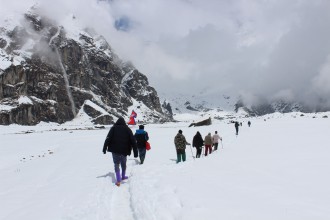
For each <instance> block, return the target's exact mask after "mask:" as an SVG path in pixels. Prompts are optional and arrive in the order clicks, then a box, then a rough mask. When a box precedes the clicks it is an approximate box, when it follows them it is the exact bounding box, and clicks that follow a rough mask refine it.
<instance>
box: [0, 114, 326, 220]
mask: <svg viewBox="0 0 330 220" xmlns="http://www.w3.org/2000/svg"><path fill="white" fill-rule="evenodd" d="M324 115H327V116H328V118H323V116H324ZM313 116H314V117H315V118H313ZM329 117H330V113H322V114H318V115H315V114H305V116H300V114H299V113H296V114H294V113H293V114H286V115H282V114H273V115H269V116H264V117H261V118H254V119H249V120H251V122H252V126H251V127H250V128H249V127H248V126H247V123H246V122H247V119H244V122H243V126H242V127H241V128H240V132H239V135H238V136H237V137H236V135H235V132H234V125H233V124H228V123H227V121H215V122H214V123H213V124H212V125H211V126H205V127H198V128H194V127H192V128H188V125H189V123H187V122H180V123H169V124H162V125H157V124H155V125H146V127H145V129H146V131H148V133H149V136H150V143H151V147H152V149H151V150H150V151H149V152H147V156H146V160H145V164H143V165H138V160H137V159H134V158H133V156H131V157H129V158H128V174H129V179H128V180H127V181H125V183H124V184H122V185H121V186H120V187H116V186H115V185H114V182H115V175H114V167H113V162H112V157H111V154H109V153H108V154H106V155H104V154H103V153H102V147H103V143H104V139H105V137H106V134H107V132H108V130H109V127H107V128H106V129H100V130H97V129H96V130H95V129H94V130H88V129H84V130H77V129H75V128H76V127H73V126H63V125H61V126H58V125H47V124H42V125H38V126H33V127H25V126H17V125H11V126H0V141H1V142H0V143H1V145H0V207H1V211H0V219H1V220H21V219H24V220H39V219H47V220H60V219H61V220H62V219H63V220H84V219H89V220H100V219H104V220H111V219H113V220H120V219H123V220H131V219H134V220H140V219H141V220H149V219H150V220H151V219H155V220H156V219H157V220H166V219H168V220H171V219H186V220H194V219H196V220H198V219H225V220H233V219H237V220H248V219H251V220H252V219H253V220H259V219H260V220H272V219H273V220H279V219H280V220H312V219H313V220H314V219H315V220H328V219H330V187H329V186H330V176H329V173H328V172H329V170H330V159H329V158H330V156H329V155H330V135H329V134H330V118H329ZM185 118H186V116H185ZM264 119H266V121H265V120H264ZM242 121H243V120H242ZM81 128H85V127H82V126H81ZM55 129H56V130H55ZM64 129H66V130H64ZM132 129H133V130H134V131H135V129H136V127H135V128H132ZM179 129H182V130H183V134H184V135H185V136H186V138H187V140H188V142H191V141H192V138H193V136H194V134H195V133H196V132H197V131H200V132H201V134H202V136H203V137H204V136H205V135H206V134H207V133H208V132H211V133H212V134H213V133H214V131H215V130H217V131H218V132H219V134H220V135H221V136H222V137H223V149H222V146H221V145H220V149H219V150H218V151H217V152H215V153H212V154H211V155H209V156H207V157H202V158H200V159H195V160H194V158H193V157H192V153H191V149H190V147H189V146H187V150H186V153H187V161H186V162H184V163H180V164H176V163H175V159H176V153H175V148H174V144H173V139H174V136H175V135H176V133H177V131H178V130H179ZM26 131H29V132H26ZM193 151H194V152H193V153H194V154H195V150H194V149H193ZM23 158H24V159H23Z"/></svg>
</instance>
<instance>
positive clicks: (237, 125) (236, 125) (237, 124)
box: [235, 121, 239, 135]
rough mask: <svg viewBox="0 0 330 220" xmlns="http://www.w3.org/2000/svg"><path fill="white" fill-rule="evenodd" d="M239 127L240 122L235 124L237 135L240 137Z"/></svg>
mask: <svg viewBox="0 0 330 220" xmlns="http://www.w3.org/2000/svg"><path fill="white" fill-rule="evenodd" d="M238 127H239V123H238V121H236V122H235V129H236V135H238Z"/></svg>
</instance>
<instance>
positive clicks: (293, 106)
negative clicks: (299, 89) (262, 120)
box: [235, 99, 310, 116]
mask: <svg viewBox="0 0 330 220" xmlns="http://www.w3.org/2000/svg"><path fill="white" fill-rule="evenodd" d="M239 108H243V109H244V110H245V111H246V112H247V113H249V115H250V116H261V115H266V114H271V113H274V112H280V113H288V112H294V111H300V112H310V110H308V109H307V108H306V107H304V106H303V105H302V104H298V103H295V102H289V101H284V100H273V101H271V102H269V101H267V100H262V101H260V102H259V103H258V104H254V105H252V106H250V107H247V106H246V105H245V103H244V102H243V100H241V99H240V100H239V101H238V102H237V103H236V104H235V111H236V112H237V111H238V109H239Z"/></svg>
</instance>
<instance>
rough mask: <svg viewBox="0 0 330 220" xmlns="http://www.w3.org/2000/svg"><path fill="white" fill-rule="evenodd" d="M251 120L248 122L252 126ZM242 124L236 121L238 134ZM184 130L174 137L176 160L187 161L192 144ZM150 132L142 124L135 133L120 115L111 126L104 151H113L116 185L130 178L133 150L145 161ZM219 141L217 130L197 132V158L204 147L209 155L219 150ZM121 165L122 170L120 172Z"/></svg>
mask: <svg viewBox="0 0 330 220" xmlns="http://www.w3.org/2000/svg"><path fill="white" fill-rule="evenodd" d="M250 125H251V122H250V121H249V122H248V126H249V127H250ZM239 126H240V124H239V123H238V122H237V121H236V122H235V129H236V135H238V127H239ZM182 133H183V132H182V130H181V129H180V130H179V131H178V134H177V135H176V136H175V137H174V145H175V148H176V153H177V160H176V162H177V163H179V162H181V161H186V145H191V144H190V143H188V142H187V140H186V138H185V136H184V135H183V134H182ZM148 140H149V136H148V132H146V131H145V130H144V126H143V125H140V126H139V129H138V130H136V132H135V134H134V135H133V132H132V130H131V129H130V128H129V127H128V125H127V124H126V122H125V120H124V118H122V117H120V118H118V120H117V121H116V123H115V124H114V125H113V126H112V127H111V129H110V131H109V133H108V135H107V137H106V139H105V142H104V145H103V150H102V152H103V153H104V154H106V152H107V151H108V152H111V153H112V159H113V163H114V167H115V176H116V185H117V186H120V183H121V181H122V180H125V179H128V177H127V176H126V162H127V156H128V155H131V152H132V150H133V154H134V158H137V157H139V158H140V164H143V163H144V160H145V156H146V150H147V145H148ZM219 141H222V137H221V136H220V135H219V134H218V132H217V131H215V132H214V134H213V135H211V133H208V134H207V135H206V136H205V137H204V138H203V137H202V135H201V133H200V132H199V131H197V133H196V134H195V135H194V137H193V141H192V146H193V147H194V148H196V158H200V157H201V155H202V150H203V147H204V153H203V155H205V156H207V155H208V154H211V153H212V151H216V150H218V146H219ZM120 167H121V172H120Z"/></svg>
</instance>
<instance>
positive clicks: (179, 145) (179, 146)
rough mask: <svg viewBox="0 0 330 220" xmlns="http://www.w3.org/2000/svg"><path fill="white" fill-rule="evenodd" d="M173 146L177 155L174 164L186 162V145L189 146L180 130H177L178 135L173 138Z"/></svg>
mask: <svg viewBox="0 0 330 220" xmlns="http://www.w3.org/2000/svg"><path fill="white" fill-rule="evenodd" d="M174 144H175V148H176V154H177V161H176V163H180V162H181V158H182V161H183V162H184V161H186V145H190V144H189V143H188V142H187V141H186V138H185V136H183V134H182V130H179V132H178V134H177V135H176V136H175V138H174Z"/></svg>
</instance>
